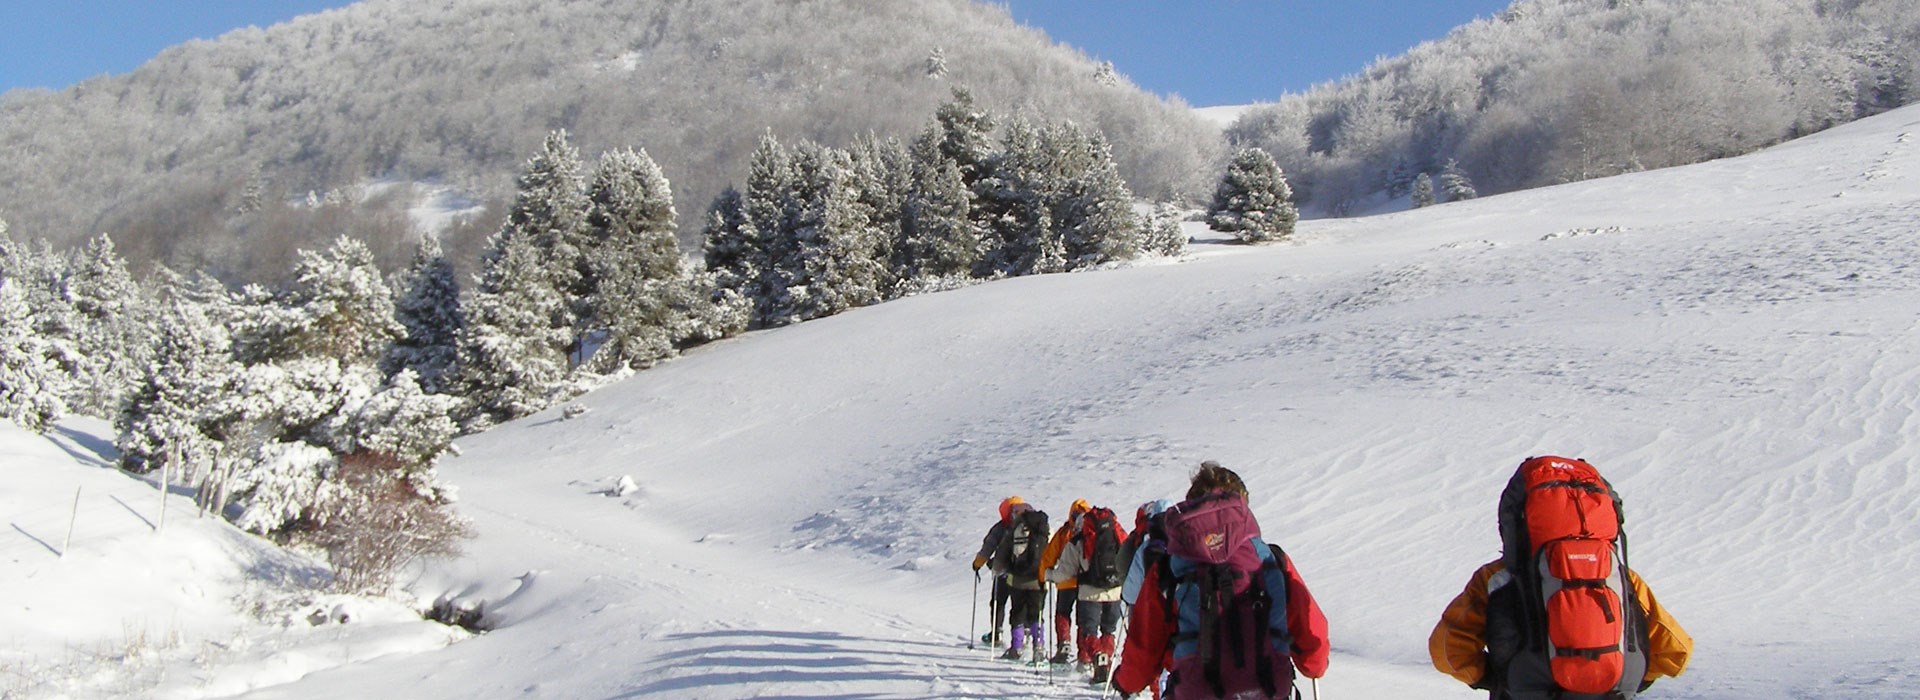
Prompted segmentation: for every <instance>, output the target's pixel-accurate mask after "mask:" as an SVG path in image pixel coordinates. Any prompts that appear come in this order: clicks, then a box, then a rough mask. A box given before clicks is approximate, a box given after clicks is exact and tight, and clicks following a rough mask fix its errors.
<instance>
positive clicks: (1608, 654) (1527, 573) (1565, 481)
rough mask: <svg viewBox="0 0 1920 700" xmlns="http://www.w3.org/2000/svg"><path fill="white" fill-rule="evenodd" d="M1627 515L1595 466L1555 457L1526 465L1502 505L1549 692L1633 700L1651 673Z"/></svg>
mask: <svg viewBox="0 0 1920 700" xmlns="http://www.w3.org/2000/svg"><path fill="white" fill-rule="evenodd" d="M1620 506H1621V501H1620V496H1619V495H1618V494H1617V493H1615V492H1614V490H1613V486H1612V485H1611V484H1609V483H1607V480H1606V479H1604V478H1601V476H1600V472H1599V471H1598V470H1596V469H1594V468H1593V465H1591V464H1588V463H1587V462H1586V461H1584V460H1578V459H1567V458H1565V457H1552V456H1547V457H1532V458H1529V459H1527V460H1526V461H1525V462H1522V463H1521V464H1520V468H1519V470H1518V471H1516V472H1515V473H1514V475H1513V479H1512V480H1511V481H1509V482H1508V485H1507V490H1506V492H1505V493H1503V494H1502V495H1501V499H1500V535H1501V539H1502V541H1503V545H1504V555H1503V556H1504V557H1505V560H1506V568H1507V570H1508V571H1509V572H1512V574H1513V576H1514V580H1515V581H1516V582H1517V583H1519V584H1520V595H1521V596H1522V600H1523V601H1524V604H1523V605H1522V607H1523V609H1524V610H1525V612H1524V613H1523V617H1524V618H1525V622H1524V627H1525V629H1527V630H1528V635H1527V636H1528V639H1529V641H1530V645H1529V646H1531V647H1532V648H1531V649H1530V650H1529V651H1531V652H1534V653H1544V654H1545V657H1546V664H1545V665H1546V670H1547V671H1549V672H1550V674H1551V683H1552V684H1553V685H1555V686H1558V688H1559V689H1562V690H1564V691H1566V692H1567V693H1572V694H1574V695H1573V696H1574V697H1577V696H1580V695H1591V696H1607V697H1627V698H1631V697H1633V695H1634V694H1635V691H1637V690H1638V689H1639V684H1640V676H1641V674H1642V673H1644V671H1645V668H1646V658H1645V656H1646V624H1645V614H1644V612H1643V611H1641V610H1640V609H1639V602H1638V600H1637V599H1636V598H1635V597H1634V594H1633V590H1632V587H1631V583H1630V582H1631V578H1630V577H1629V576H1628V575H1627V555H1626V536H1625V535H1624V534H1623V533H1622V532H1621V525H1622V524H1623V523H1624V522H1625V518H1624V517H1623V516H1622V514H1621V508H1620ZM1541 680H1542V682H1545V681H1546V679H1541ZM1615 693H1618V694H1617V695H1615Z"/></svg>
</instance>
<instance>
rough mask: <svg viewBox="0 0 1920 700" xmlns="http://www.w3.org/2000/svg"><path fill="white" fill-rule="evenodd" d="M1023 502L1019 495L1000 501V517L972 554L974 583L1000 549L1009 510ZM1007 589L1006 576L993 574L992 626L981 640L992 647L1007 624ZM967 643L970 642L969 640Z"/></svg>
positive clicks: (1008, 518) (1023, 503)
mask: <svg viewBox="0 0 1920 700" xmlns="http://www.w3.org/2000/svg"><path fill="white" fill-rule="evenodd" d="M1025 504H1026V501H1025V500H1023V499H1021V498H1020V497H1019V496H1008V497H1006V499H1005V500H1002V501H1000V519H999V520H997V521H995V522H994V523H993V527H990V528H987V536H986V537H984V538H981V540H980V552H979V553H978V554H975V555H973V580H974V581H975V584H976V585H978V582H979V580H980V567H983V566H986V565H987V562H989V561H992V560H993V553H994V552H995V551H997V550H999V549H1000V540H1002V539H1005V538H1006V536H1007V529H1008V528H1009V527H1011V525H1012V522H1013V514H1012V513H1011V512H1009V511H1011V510H1012V508H1013V507H1014V506H1016V505H1025ZM1008 590H1009V589H1008V587H1007V577H1006V576H1005V575H1003V574H997V573H996V574H994V575H993V592H992V594H991V596H992V605H993V607H992V609H991V610H989V611H988V612H989V616H990V617H991V618H992V620H993V628H992V629H989V630H987V634H986V637H985V638H983V639H982V640H981V641H984V642H987V643H988V644H989V645H991V646H994V647H998V646H1000V644H1001V643H1002V641H1003V640H1004V639H1005V637H1003V636H1001V634H1000V630H1001V629H1002V628H1003V627H1005V626H1006V624H1007V596H1008ZM976 595H977V591H976ZM968 644H972V642H971V641H969V642H968Z"/></svg>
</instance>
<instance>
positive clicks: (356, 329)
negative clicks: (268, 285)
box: [279, 236, 407, 364]
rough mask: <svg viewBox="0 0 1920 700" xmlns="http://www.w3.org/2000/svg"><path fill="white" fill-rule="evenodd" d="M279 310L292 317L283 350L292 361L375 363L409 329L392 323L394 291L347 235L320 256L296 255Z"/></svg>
mask: <svg viewBox="0 0 1920 700" xmlns="http://www.w3.org/2000/svg"><path fill="white" fill-rule="evenodd" d="M279 305H280V306H281V307H282V308H284V309H287V310H289V311H291V312H293V319H294V323H295V324H296V325H295V327H294V328H293V329H292V333H291V334H290V335H289V336H288V337H287V339H286V345H285V346H284V347H283V348H282V350H283V351H284V352H285V353H288V354H290V356H293V357H329V358H334V359H337V360H339V361H341V362H342V363H347V364H361V363H365V364H373V363H375V362H378V361H379V360H380V359H381V357H383V356H384V355H386V353H387V351H388V349H389V348H390V347H391V346H392V345H393V343H394V341H395V340H398V339H399V338H400V337H401V336H402V335H403V334H404V333H406V330H407V329H406V328H405V327H404V326H402V325H400V322H399V321H398V320H396V318H395V313H394V306H393V290H392V289H391V288H389V287H388V286H387V282H386V279H385V278H384V277H382V276H381V274H380V269H379V268H378V267H376V266H375V265H374V263H373V252H372V251H370V250H368V249H367V246H366V244H365V243H361V242H360V241H357V240H354V239H351V238H347V237H346V236H341V237H339V238H336V239H334V241H333V245H332V246H330V247H329V248H328V249H327V250H326V251H324V252H313V251H305V250H303V251H300V253H299V261H298V262H297V263H296V264H295V266H294V279H293V283H292V285H291V286H290V287H289V288H288V289H287V290H286V291H285V292H284V293H283V294H282V295H281V298H280V300H279Z"/></svg>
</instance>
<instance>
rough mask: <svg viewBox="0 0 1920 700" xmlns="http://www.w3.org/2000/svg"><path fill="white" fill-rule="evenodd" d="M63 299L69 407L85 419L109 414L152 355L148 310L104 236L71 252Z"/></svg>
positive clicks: (144, 299) (151, 329)
mask: <svg viewBox="0 0 1920 700" xmlns="http://www.w3.org/2000/svg"><path fill="white" fill-rule="evenodd" d="M66 295H67V299H68V302H69V304H70V305H71V308H72V310H73V320H74V325H75V329H74V330H75V341H76V345H77V347H76V356H77V358H78V360H79V365H78V366H77V367H76V372H75V377H74V380H75V381H74V382H73V384H74V389H75V391H74V392H73V393H72V395H71V396H70V397H69V404H70V405H71V406H72V407H73V408H74V410H76V411H79V412H82V413H86V414H88V415H93V416H109V415H112V412H113V410H114V409H115V407H116V406H117V405H118V404H119V401H120V398H121V396H122V395H123V394H124V393H125V392H126V391H127V390H128V389H129V388H130V387H131V386H132V385H133V384H134V382H136V381H138V379H139V376H140V373H141V372H142V370H143V368H144V367H145V366H146V364H147V362H148V360H149V359H150V357H151V355H152V348H151V344H150V342H149V340H148V339H149V338H150V337H151V336H152V333H153V328H152V325H151V323H150V320H151V319H150V316H151V314H152V310H151V307H150V306H149V305H148V304H147V300H146V297H145V295H144V294H142V292H141V290H140V287H139V285H138V284H135V283H134V281H133V276H132V275H131V274H129V273H128V272H127V264H126V261H125V260H122V259H121V258H120V256H119V255H118V254H116V253H115V252H114V247H113V240H112V239H110V238H108V237H107V236H106V234H101V235H99V236H97V237H95V238H93V239H92V240H89V241H88V242H87V244H86V246H85V247H83V248H81V249H80V250H79V251H77V252H76V253H75V255H74V258H73V262H72V264H71V265H70V266H69V268H68V271H67V279H66Z"/></svg>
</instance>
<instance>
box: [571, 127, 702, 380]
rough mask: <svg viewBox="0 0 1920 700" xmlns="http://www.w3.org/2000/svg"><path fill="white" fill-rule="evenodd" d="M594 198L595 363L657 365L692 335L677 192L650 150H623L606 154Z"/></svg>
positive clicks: (600, 367) (599, 367)
mask: <svg viewBox="0 0 1920 700" xmlns="http://www.w3.org/2000/svg"><path fill="white" fill-rule="evenodd" d="M588 199H589V200H590V201H591V202H592V210H591V214H590V215H589V217H588V221H589V224H590V226H591V229H592V231H593V233H594V236H595V238H596V239H597V240H598V243H597V244H596V249H595V256H594V258H593V261H592V262H593V264H592V265H591V267H592V269H593V270H594V277H595V279H596V280H597V282H598V284H597V286H596V288H595V293H594V303H593V305H592V306H593V309H594V316H593V318H594V327H595V328H596V329H598V330H599V331H601V332H604V333H605V339H604V343H603V344H602V345H601V346H600V348H599V349H598V350H597V351H596V352H595V353H594V356H593V358H592V360H591V362H590V365H589V366H591V367H592V368H594V369H595V370H596V371H599V372H610V371H614V370H617V369H620V368H634V369H639V368H644V367H648V366H651V365H652V364H654V363H656V362H658V361H660V360H661V359H664V358H666V357H669V356H671V355H672V354H673V352H674V351H675V347H676V345H677V344H678V343H679V342H680V341H681V340H683V339H685V338H686V337H688V336H689V335H690V333H691V331H690V330H689V326H690V324H691V320H690V319H689V318H688V317H689V315H690V314H691V310H690V309H688V308H686V307H687V304H688V303H689V302H690V300H689V298H688V293H687V285H688V281H687V280H686V279H685V278H684V276H683V273H684V272H685V267H684V266H683V265H682V264H681V259H680V246H679V242H678V240H677V239H676V237H675V227H674V210H673V190H672V188H671V185H670V184H669V183H668V182H667V178H666V175H665V174H663V173H662V172H661V171H660V167H659V166H658V165H657V164H655V163H654V162H653V159H652V158H650V157H648V156H647V153H646V151H633V150H630V149H629V150H619V151H614V152H612V153H609V154H607V155H606V156H605V157H603V158H602V160H601V163H600V167H599V169H598V171H597V172H596V173H595V174H594V178H593V182H592V184H591V185H590V186H589V188H588Z"/></svg>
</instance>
